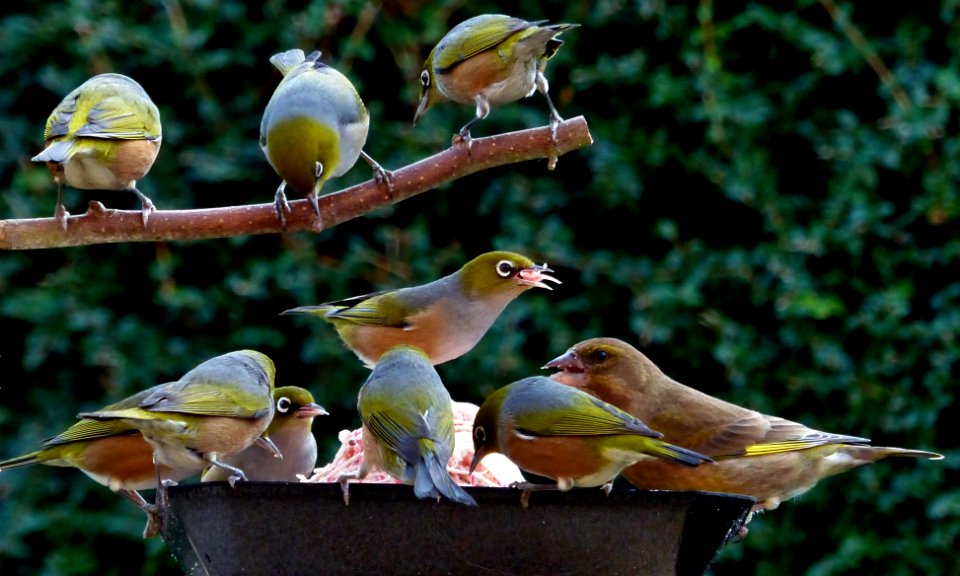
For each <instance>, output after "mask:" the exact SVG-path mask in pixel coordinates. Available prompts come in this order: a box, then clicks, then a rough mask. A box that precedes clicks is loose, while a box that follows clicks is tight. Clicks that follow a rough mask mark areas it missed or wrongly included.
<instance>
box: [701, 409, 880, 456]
mask: <svg viewBox="0 0 960 576" xmlns="http://www.w3.org/2000/svg"><path fill="white" fill-rule="evenodd" d="M868 442H870V440H869V439H867V438H860V437H858V436H847V435H844V434H831V433H829V432H821V431H819V430H814V429H812V428H809V427H807V426H804V425H803V424H799V423H797V422H792V421H790V420H785V419H783V418H778V417H776V416H765V415H763V414H760V413H758V412H753V413H751V414H750V415H748V416H745V417H743V418H741V419H739V420H737V421H734V422H731V423H729V424H727V425H726V426H724V427H723V428H721V429H719V430H718V431H717V433H716V434H715V435H714V436H713V437H711V438H710V439H709V440H708V441H706V442H704V443H703V444H701V445H698V446H697V447H696V449H697V450H700V451H702V452H705V453H707V454H714V455H716V456H718V457H735V456H745V455H746V456H758V455H762V454H777V453H781V452H792V451H794V450H805V449H807V448H813V447H815V446H822V445H824V444H840V443H850V444H864V443H868Z"/></svg>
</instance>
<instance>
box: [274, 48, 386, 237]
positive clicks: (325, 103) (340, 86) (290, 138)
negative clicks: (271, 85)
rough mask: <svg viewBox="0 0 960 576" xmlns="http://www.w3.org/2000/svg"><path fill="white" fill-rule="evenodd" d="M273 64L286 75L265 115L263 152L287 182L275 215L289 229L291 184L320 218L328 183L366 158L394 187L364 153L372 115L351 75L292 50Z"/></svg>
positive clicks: (276, 56) (280, 190)
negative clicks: (288, 189) (322, 193)
mask: <svg viewBox="0 0 960 576" xmlns="http://www.w3.org/2000/svg"><path fill="white" fill-rule="evenodd" d="M270 62H271V63H272V64H273V65H274V66H275V67H276V68H277V69H278V70H280V72H281V73H282V74H283V80H281V81H280V84H279V85H278V86H277V88H276V90H275V91H274V93H273V96H272V97H271V98H270V101H269V102H268V103H267V107H266V109H265V110H264V111H263V119H262V120H261V122H260V148H262V149H263V153H264V155H266V157H267V161H268V162H270V165H271V166H272V167H273V169H274V171H276V173H277V175H278V176H280V178H282V179H283V181H282V182H281V183H280V187H279V188H277V193H276V197H275V199H274V212H275V213H276V215H277V218H278V219H279V220H280V222H281V224H282V225H283V226H286V216H285V213H286V212H290V205H289V204H288V203H287V197H286V194H285V192H284V190H285V188H286V187H287V186H288V185H289V186H290V187H291V188H293V189H294V190H296V191H297V192H299V193H300V194H303V195H304V196H306V197H307V198H308V199H309V200H310V204H311V205H312V206H313V212H314V214H316V215H317V217H319V216H320V206H319V204H318V200H317V198H318V196H319V194H320V189H321V188H323V185H324V183H325V182H326V181H327V180H329V179H331V178H336V177H338V176H342V175H343V174H345V173H346V172H347V170H350V168H352V167H353V165H354V164H355V163H356V161H357V158H358V157H362V158H363V159H364V160H366V161H367V163H369V164H370V166H371V167H372V168H373V170H374V174H375V177H376V180H377V182H379V183H385V184H386V185H387V186H388V187H392V184H391V181H392V178H393V175H392V173H390V172H388V171H387V170H384V169H383V167H381V166H380V165H379V164H378V163H377V162H376V161H374V159H373V158H371V157H370V156H369V155H368V154H367V153H366V152H364V151H363V146H364V144H366V142H367V132H368V131H369V128H370V116H369V114H367V109H366V107H365V106H364V105H363V101H362V100H361V99H360V95H359V94H357V90H356V88H354V86H353V84H352V83H351V82H350V80H348V79H347V77H346V76H344V75H343V74H341V73H340V72H338V71H337V70H335V69H334V68H332V67H330V66H328V65H326V64H324V63H323V62H320V52H319V51H315V52H312V53H311V54H310V55H309V56H304V53H303V50H300V49H293V50H287V51H286V52H280V53H278V54H274V55H273V56H272V57H271V58H270Z"/></svg>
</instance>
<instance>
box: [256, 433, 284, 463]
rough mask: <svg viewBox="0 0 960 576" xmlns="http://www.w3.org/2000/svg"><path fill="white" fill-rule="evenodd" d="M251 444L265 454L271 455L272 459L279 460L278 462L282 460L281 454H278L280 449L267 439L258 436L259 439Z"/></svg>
mask: <svg viewBox="0 0 960 576" xmlns="http://www.w3.org/2000/svg"><path fill="white" fill-rule="evenodd" d="M253 443H254V444H256V445H257V446H259V447H260V448H263V449H264V450H266V451H267V452H269V453H271V454H273V457H274V458H277V459H279V460H283V453H282V452H280V449H279V448H277V445H276V444H274V443H273V440H271V439H270V438H269V437H267V436H260V437H259V438H257V439H256V440H255V441H254V442H253Z"/></svg>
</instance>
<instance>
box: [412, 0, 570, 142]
mask: <svg viewBox="0 0 960 576" xmlns="http://www.w3.org/2000/svg"><path fill="white" fill-rule="evenodd" d="M545 22H546V21H545V20H540V21H537V22H527V21H526V20H522V19H520V18H514V17H512V16H506V15H503V14H482V15H480V16H474V17H473V18H470V19H468V20H465V21H463V22H461V23H460V24H457V25H456V26H454V27H453V28H452V29H451V30H450V31H449V32H447V34H446V35H445V36H444V37H443V38H441V39H440V42H438V43H437V45H436V46H435V47H434V48H433V50H431V51H430V55H429V56H427V59H426V61H425V62H424V63H423V70H422V71H421V72H420V95H419V102H418V104H417V111H416V113H415V114H414V117H413V123H414V124H416V123H417V121H418V120H419V119H420V118H421V117H422V116H423V115H424V114H425V113H426V112H427V110H429V109H430V107H431V106H433V105H434V104H436V103H437V102H442V101H445V100H452V101H454V102H457V103H458V104H467V105H474V106H476V109H477V110H476V116H475V117H474V118H473V119H472V120H470V121H469V122H467V123H466V124H465V125H464V126H463V127H462V128H461V129H460V132H459V134H458V136H459V139H460V140H461V141H464V142H469V141H470V128H471V127H472V126H473V125H474V124H476V123H477V122H479V121H480V120H483V119H484V118H486V117H487V115H488V114H489V113H490V109H491V107H493V106H500V105H503V104H507V103H509V102H514V101H517V100H520V99H521V98H525V97H527V96H530V95H532V94H533V93H534V92H535V91H539V92H540V93H541V94H543V96H544V98H546V99H547V105H548V106H549V107H550V129H551V133H552V135H553V139H554V141H556V138H557V126H558V125H559V123H560V122H561V121H562V120H563V119H562V118H561V117H560V113H559V112H557V109H556V107H555V106H554V105H553V101H552V100H551V99H550V95H549V90H550V84H549V82H547V77H546V76H545V75H544V71H545V70H546V67H547V61H548V60H549V59H550V58H552V57H553V56H554V54H556V53H557V50H558V49H559V48H560V46H561V45H562V44H563V40H560V39H559V38H558V36H559V35H560V34H562V33H563V32H565V31H567V30H570V29H572V28H576V27H578V26H579V24H545Z"/></svg>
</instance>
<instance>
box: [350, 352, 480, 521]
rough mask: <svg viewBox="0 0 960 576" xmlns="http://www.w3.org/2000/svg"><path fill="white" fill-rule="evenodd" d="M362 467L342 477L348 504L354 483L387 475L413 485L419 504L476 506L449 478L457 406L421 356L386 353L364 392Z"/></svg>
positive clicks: (361, 407) (359, 405) (360, 406)
mask: <svg viewBox="0 0 960 576" xmlns="http://www.w3.org/2000/svg"><path fill="white" fill-rule="evenodd" d="M357 410H358V411H359V412H360V419H361V420H362V421H363V430H362V436H363V463H362V464H361V465H360V469H359V470H357V471H356V472H354V473H350V474H344V475H342V476H340V478H339V482H340V486H341V487H342V488H343V499H344V501H345V502H347V503H349V501H350V500H349V494H350V493H349V484H348V482H349V480H350V479H354V478H356V479H363V478H364V477H365V476H366V475H367V474H368V473H370V472H371V471H372V470H383V471H384V472H386V473H388V474H390V475H391V476H393V477H394V478H396V479H398V480H400V481H401V482H403V483H405V484H412V485H413V492H414V494H416V496H417V498H437V499H439V498H440V495H441V494H442V495H444V496H446V497H447V498H449V499H451V500H453V501H455V502H459V503H461V504H466V505H468V506H476V504H477V503H476V502H475V501H474V499H473V498H472V497H471V496H470V495H469V494H467V493H466V491H465V490H464V489H463V488H461V487H460V486H459V485H457V483H456V482H454V481H453V479H452V478H451V477H450V474H449V473H448V472H447V462H449V461H450V456H451V455H452V454H453V447H454V429H453V404H452V400H451V399H450V393H449V392H447V389H446V388H444V386H443V382H442V381H441V380H440V375H439V374H437V371H436V370H435V369H434V367H433V365H432V364H431V363H430V359H429V358H427V355H426V354H424V353H423V351H422V350H420V349H418V348H415V347H413V346H406V345H399V346H396V347H394V348H391V349H390V350H387V352H386V353H384V355H383V357H381V358H380V359H379V361H378V362H377V365H376V366H375V367H374V368H373V370H372V371H371V372H370V376H369V377H368V378H367V380H366V382H364V383H363V386H362V387H361V388H360V394H359V395H358V397H357Z"/></svg>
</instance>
